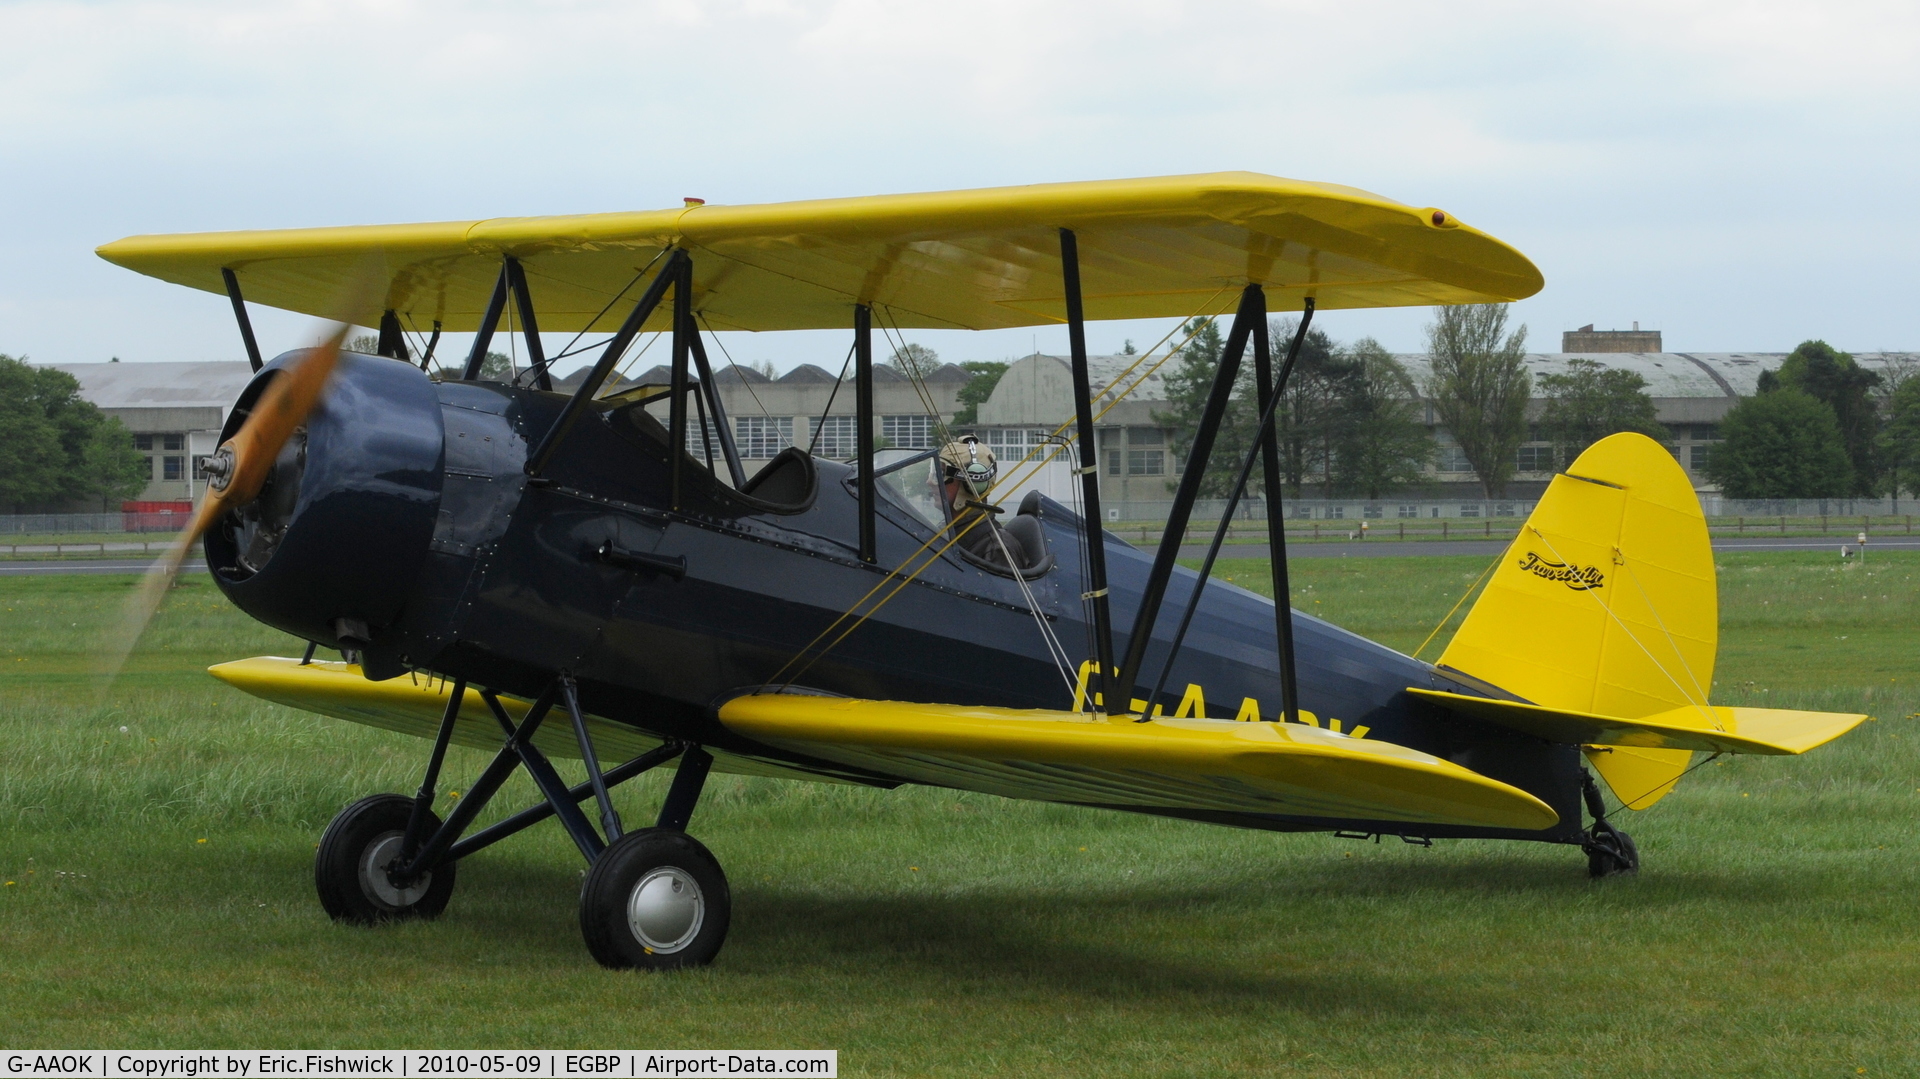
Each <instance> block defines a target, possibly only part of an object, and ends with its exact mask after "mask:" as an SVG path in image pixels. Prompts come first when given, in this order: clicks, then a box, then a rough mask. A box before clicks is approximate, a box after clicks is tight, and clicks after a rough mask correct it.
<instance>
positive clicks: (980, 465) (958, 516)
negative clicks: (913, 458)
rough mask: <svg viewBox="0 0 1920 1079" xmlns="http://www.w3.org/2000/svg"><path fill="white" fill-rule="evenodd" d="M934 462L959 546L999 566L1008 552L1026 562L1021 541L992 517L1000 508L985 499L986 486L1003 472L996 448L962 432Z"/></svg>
mask: <svg viewBox="0 0 1920 1079" xmlns="http://www.w3.org/2000/svg"><path fill="white" fill-rule="evenodd" d="M934 464H935V467H936V469H937V470H938V475H939V477H940V493H941V499H942V502H943V504H944V505H945V506H946V509H947V517H948V519H949V520H951V521H952V522H953V534H954V535H957V536H959V537H960V546H962V547H965V548H966V549H967V550H968V551H969V552H971V553H972V554H973V555H974V556H976V557H978V558H983V559H986V560H987V561H989V562H993V563H995V564H998V565H1005V564H1006V562H1007V556H1008V555H1009V554H1012V555H1013V558H1014V560H1015V561H1016V562H1019V561H1023V559H1022V556H1021V554H1020V552H1019V551H1018V550H1017V548H1018V546H1019V541H1018V540H1016V539H1014V538H1013V537H1011V536H1008V535H1007V534H1006V533H1005V532H1003V531H1001V529H1000V526H999V524H998V522H996V521H995V520H994V519H993V515H994V514H996V513H999V512H1000V507H998V506H994V505H989V504H988V503H987V501H986V497H985V496H986V493H987V489H988V488H990V487H992V486H993V480H994V477H995V476H997V475H998V474H999V471H1000V466H999V462H998V461H997V460H995V459H994V456H993V451H992V450H990V449H988V448H987V447H985V446H983V445H981V444H980V440H979V439H978V438H975V437H974V436H972V435H962V436H960V437H959V438H957V439H955V440H954V441H952V442H949V443H947V444H946V445H945V446H943V447H941V448H940V453H939V456H937V457H936V458H935V459H934ZM1003 543H1004V544H1006V545H1007V550H1005V551H1002V550H1001V544H1003Z"/></svg>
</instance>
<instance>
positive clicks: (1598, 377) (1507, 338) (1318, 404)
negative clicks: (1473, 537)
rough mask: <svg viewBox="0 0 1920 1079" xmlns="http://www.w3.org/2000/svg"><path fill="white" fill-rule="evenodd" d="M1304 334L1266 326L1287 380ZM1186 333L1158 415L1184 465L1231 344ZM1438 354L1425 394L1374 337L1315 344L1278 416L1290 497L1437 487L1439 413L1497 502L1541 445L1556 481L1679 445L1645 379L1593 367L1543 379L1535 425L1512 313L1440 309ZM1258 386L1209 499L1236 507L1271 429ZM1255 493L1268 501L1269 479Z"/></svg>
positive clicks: (1249, 386)
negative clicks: (1626, 443)
mask: <svg viewBox="0 0 1920 1079" xmlns="http://www.w3.org/2000/svg"><path fill="white" fill-rule="evenodd" d="M1296 327H1297V323H1295V322H1294V321H1293V320H1291V319H1275V320H1273V321H1271V322H1270V323H1269V324H1268V326H1267V327H1266V333H1267V335H1268V349H1269V350H1270V351H1271V352H1272V354H1273V356H1274V363H1275V365H1276V370H1277V369H1278V366H1279V364H1280V363H1281V360H1282V358H1283V357H1284V356H1285V355H1286V352H1287V349H1288V347H1289V346H1290V345H1291V343H1292V340H1293V337H1294V335H1295V329H1296ZM1187 333H1188V335H1189V336H1190V340H1189V343H1188V344H1187V345H1186V346H1185V347H1184V348H1183V349H1182V350H1181V355H1180V357H1179V361H1178V363H1177V364H1176V365H1175V366H1174V369H1173V371H1172V373H1171V374H1169V375H1168V376H1167V379H1166V383H1167V402H1168V405H1169V408H1168V409H1167V410H1166V411H1165V412H1156V413H1155V414H1154V422H1156V423H1159V424H1161V425H1163V426H1165V427H1169V428H1172V429H1173V430H1174V432H1175V435H1174V450H1175V452H1176V454H1178V455H1179V456H1180V457H1182V458H1184V457H1185V456H1186V455H1187V454H1188V453H1189V451H1190V450H1191V448H1192V445H1193V437H1194V428H1195V426H1196V425H1197V423H1198V421H1199V418H1200V415H1201V412H1202V411H1203V409H1204V408H1205V404H1206V397H1207V393H1208V391H1209V389H1210V387H1211V386H1212V382H1213V374H1214V371H1215V370H1216V369H1217V367H1218V365H1219V362H1220V354H1221V351H1222V347H1223V343H1224V342H1223V341H1222V338H1221V334H1220V329H1219V326H1218V324H1217V323H1216V322H1215V321H1214V320H1212V319H1201V320H1196V321H1194V322H1192V323H1189V324H1188V326H1187ZM1427 346H1428V347H1427V353H1428V366H1429V374H1428V376H1427V377H1426V379H1425V380H1424V382H1423V383H1421V384H1418V385H1416V383H1415V381H1414V378H1413V376H1412V374H1411V373H1410V372H1409V371H1408V370H1407V369H1406V366H1405V365H1403V364H1402V363H1400V361H1398V360H1397V359H1395V358H1394V357H1393V355H1392V354H1390V353H1389V352H1388V351H1387V350H1386V349H1385V348H1384V347H1383V346H1382V345H1381V344H1380V343H1379V342H1378V341H1376V340H1374V339H1373V338H1371V337H1363V338H1361V339H1359V340H1357V341H1354V342H1352V343H1350V344H1345V345H1342V344H1339V343H1337V342H1335V341H1334V340H1333V339H1332V338H1331V337H1329V336H1328V335H1327V334H1326V333H1325V332H1323V331H1321V330H1309V331H1308V332H1307V334H1306V336H1305V337H1304V338H1303V339H1302V340H1301V346H1300V352H1299V356H1298V358H1297V359H1296V360H1295V365H1294V369H1293V373H1292V375H1291V377H1290V378H1289V379H1288V382H1287V388H1286V392H1285V394H1284V395H1283V397H1282V400H1281V407H1280V409H1279V410H1278V412H1277V413H1276V426H1277V428H1278V431H1279V442H1280V458H1281V469H1280V471H1281V477H1282V479H1281V482H1282V485H1283V487H1284V488H1285V490H1284V491H1283V494H1285V495H1290V496H1293V497H1299V496H1301V495H1303V494H1306V493H1308V492H1311V493H1313V494H1315V495H1318V496H1320V497H1325V498H1337V497H1341V496H1351V495H1358V496H1363V497H1366V498H1380V497H1383V496H1385V495H1388V494H1391V493H1393V492H1395V491H1400V490H1405V489H1407V488H1409V487H1414V486H1417V485H1420V484H1422V483H1425V482H1428V479H1429V478H1428V476H1427V471H1426V470H1427V468H1428V466H1429V465H1431V464H1433V463H1434V462H1435V460H1436V458H1437V456H1438V455H1439V453H1440V452H1441V447H1440V446H1439V445H1438V444H1436V443H1435V441H1434V438H1433V436H1432V434H1431V433H1430V431H1429V425H1428V416H1427V410H1428V409H1429V408H1431V409H1432V412H1433V416H1432V419H1433V420H1434V421H1435V422H1436V423H1437V424H1438V425H1439V426H1441V427H1442V428H1444V430H1445V432H1446V436H1447V437H1448V438H1449V439H1450V440H1451V444H1452V445H1453V446H1455V447H1457V448H1458V450H1459V452H1460V454H1461V456H1462V457H1464V458H1465V460H1466V463H1467V467H1468V468H1469V469H1470V470H1471V471H1472V472H1473V473H1474V475H1475V476H1476V477H1477V478H1478V480H1479V482H1480V486H1481V489H1482V491H1483V493H1484V494H1485V495H1486V497H1488V498H1498V497H1501V496H1502V495H1503V494H1504V493H1505V491H1506V486H1507V484H1508V482H1509V481H1511V480H1512V478H1513V474H1514V472H1515V471H1516V469H1517V467H1518V451H1519V448H1520V446H1521V444H1522V443H1523V442H1527V441H1530V440H1531V439H1530V438H1529V435H1530V434H1533V433H1535V432H1537V433H1538V435H1539V437H1540V438H1542V439H1544V440H1546V441H1549V442H1551V444H1552V448H1551V452H1550V454H1549V460H1548V461H1547V462H1546V463H1547V464H1548V465H1549V466H1550V467H1554V468H1560V467H1564V466H1565V465H1566V464H1567V463H1569V462H1571V461H1572V460H1573V459H1574V458H1575V457H1577V456H1579V454H1580V452H1581V451H1582V450H1585V449H1586V448H1587V447H1588V446H1590V445H1592V444H1593V443H1595V442H1597V441H1599V440H1600V439H1602V438H1604V437H1606V436H1607V435H1610V434H1613V433H1614V432H1616V431H1641V432H1643V433H1645V434H1648V435H1651V436H1653V437H1655V438H1661V439H1664V438H1666V437H1667V432H1666V431H1665V429H1664V428H1662V427H1661V426H1660V424H1659V423H1657V422H1656V421H1655V419H1654V405H1653V399H1652V398H1651V397H1649V396H1648V395H1647V393H1646V385H1647V384H1646V380H1645V379H1643V378H1642V377H1640V376H1639V375H1638V374H1635V373H1634V372H1631V371H1620V370H1612V369H1608V368H1604V367H1602V366H1601V365H1599V364H1596V363H1592V362H1590V361H1585V360H1575V361H1572V363H1571V364H1570V365H1569V366H1570V369H1569V370H1568V371H1567V372H1566V373H1564V374H1548V375H1542V376H1540V378H1539V380H1538V384H1539V385H1538V388H1539V391H1540V393H1541V395H1542V396H1543V397H1544V399H1545V403H1544V405H1543V407H1542V410H1541V413H1540V415H1539V416H1538V417H1537V418H1535V417H1529V415H1528V402H1529V401H1530V400H1532V398H1533V397H1534V392H1535V380H1534V378H1533V377H1532V376H1531V374H1530V373H1529V372H1528V371H1527V369H1526V363H1525V361H1526V327H1524V326H1522V327H1519V328H1518V329H1515V330H1512V331H1509V330H1508V329H1507V307H1506V305H1504V304H1483V305H1468V306H1459V307H1442V308H1437V309H1436V310H1435V313H1434V321H1433V323H1432V324H1431V325H1429V326H1428V327H1427ZM1253 379H1254V371H1253V365H1252V363H1251V361H1248V362H1246V363H1245V364H1244V365H1243V367H1242V370H1241V374H1240V377H1239V379H1238V382H1237V384H1236V386H1235V389H1234V395H1233V399H1232V402H1231V404H1230V405H1229V406H1228V409H1227V415H1226V419H1225V420H1224V422H1223V423H1222V426H1221V430H1220V434H1219V435H1218V436H1217V437H1216V441H1215V448H1214V454H1213V459H1212V461H1210V462H1209V463H1208V467H1207V472H1206V475H1205V477H1204V478H1203V479H1202V481H1201V495H1202V496H1203V497H1208V498H1221V497H1225V496H1226V495H1227V494H1228V488H1229V487H1230V486H1231V485H1232V483H1233V481H1234V479H1235V478H1236V477H1237V474H1238V467H1239V462H1240V461H1242V460H1244V458H1245V455H1246V453H1247V450H1248V447H1249V446H1250V444H1251V443H1252V440H1253V438H1254V435H1255V431H1254V428H1255V426H1256V425H1257V424H1258V422H1259V412H1258V409H1257V408H1256V407H1255V406H1256V401H1257V397H1258V394H1257V392H1256V390H1255V387H1254V384H1253ZM1250 487H1251V489H1252V490H1251V493H1253V494H1256V495H1257V494H1261V493H1262V492H1263V488H1264V484H1263V483H1262V482H1261V478H1260V472H1259V471H1258V470H1256V471H1255V472H1254V474H1253V479H1252V480H1251V481H1250Z"/></svg>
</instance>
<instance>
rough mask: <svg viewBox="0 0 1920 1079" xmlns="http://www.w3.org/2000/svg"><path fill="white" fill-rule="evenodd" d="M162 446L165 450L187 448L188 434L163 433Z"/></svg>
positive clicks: (161, 437)
mask: <svg viewBox="0 0 1920 1079" xmlns="http://www.w3.org/2000/svg"><path fill="white" fill-rule="evenodd" d="M160 448H161V449H163V450H184V449H186V448H187V436H185V435H161V436H160Z"/></svg>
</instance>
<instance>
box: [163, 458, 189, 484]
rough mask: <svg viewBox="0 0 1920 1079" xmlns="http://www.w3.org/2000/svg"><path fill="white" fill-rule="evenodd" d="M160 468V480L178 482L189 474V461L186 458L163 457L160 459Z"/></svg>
mask: <svg viewBox="0 0 1920 1079" xmlns="http://www.w3.org/2000/svg"><path fill="white" fill-rule="evenodd" d="M160 466H161V474H160V478H161V479H163V480H177V479H181V478H183V477H184V476H186V474H187V459H186V458H185V457H163V458H161V459H160Z"/></svg>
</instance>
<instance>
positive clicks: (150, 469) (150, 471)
mask: <svg viewBox="0 0 1920 1079" xmlns="http://www.w3.org/2000/svg"><path fill="white" fill-rule="evenodd" d="M141 460H143V461H145V462H147V480H148V481H149V482H151V481H152V480H153V458H151V457H143V458H141Z"/></svg>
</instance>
